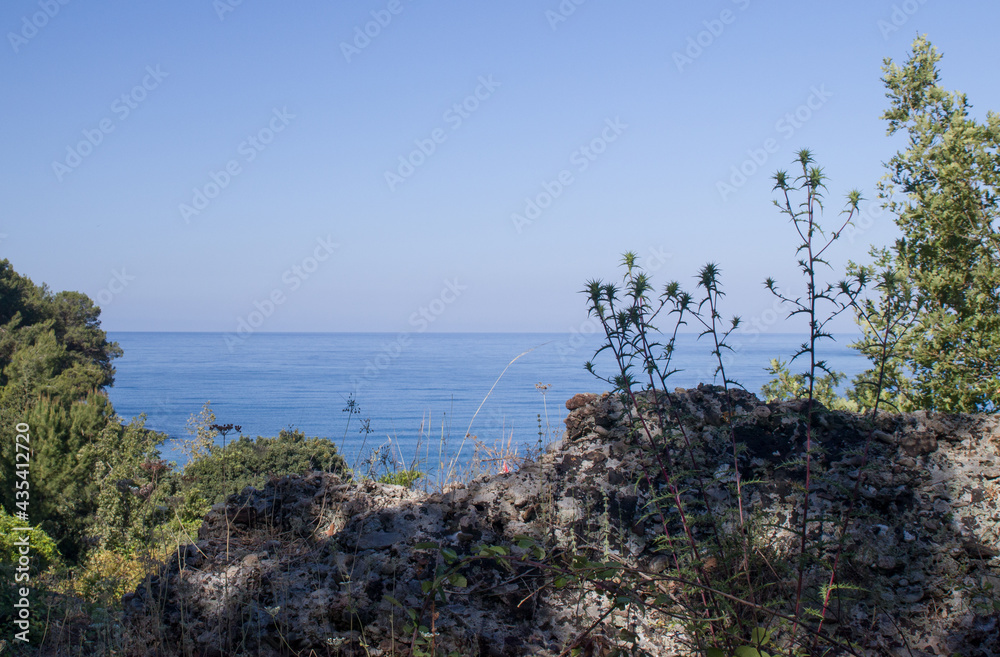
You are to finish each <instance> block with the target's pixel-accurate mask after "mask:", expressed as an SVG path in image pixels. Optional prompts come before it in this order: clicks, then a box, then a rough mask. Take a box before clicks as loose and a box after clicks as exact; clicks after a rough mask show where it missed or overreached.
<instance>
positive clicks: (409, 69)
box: [0, 0, 1000, 332]
mask: <svg viewBox="0 0 1000 657" xmlns="http://www.w3.org/2000/svg"><path fill="white" fill-rule="evenodd" d="M997 25H1000V5H997V3H993V2H964V3H951V4H949V3H944V2H941V1H939V0H937V1H935V0H923V1H920V0H908V1H907V2H899V1H897V2H882V1H870V0H869V1H866V2H860V1H849V2H839V3H802V2H768V3H765V2H762V1H761V0H716V1H712V2H700V3H665V2H648V1H647V2H640V1H637V2H616V3H612V2H607V1H606V0H582V1H581V0H563V2H561V3H560V2H559V1H557V0H550V1H547V2H537V3H536V2H531V3H529V2H505V3H501V2H493V3H487V2H457V1H451V2H429V1H425V2H419V1H417V2H415V1H413V0H373V1H366V2H343V3H326V2H315V1H308V0H307V1H302V2H297V3H293V4H285V3H282V4H279V3H265V2H252V1H250V0H243V1H242V2H241V3H239V4H236V2H235V0H217V1H216V2H213V1H212V0H198V1H193V0H180V1H177V2H143V3H134V2H121V1H107V2H101V3H85V2H79V1H73V0H34V1H26V0H11V1H9V2H5V3H4V4H3V6H2V8H0V28H2V32H3V34H4V35H5V37H4V43H3V44H2V46H0V79H2V81H3V88H4V91H5V102H4V109H3V112H4V119H5V120H4V121H2V122H0V141H2V143H3V145H4V157H3V159H2V163H0V167H2V171H0V194H2V199H3V208H4V209H3V214H2V218H0V234H2V237H0V257H6V258H9V259H10V261H11V262H12V264H13V266H14V268H15V269H16V270H17V271H19V272H21V273H23V274H26V275H28V276H30V277H31V278H32V279H33V280H34V281H35V282H36V283H41V282H46V283H48V284H49V285H50V286H51V287H52V288H53V289H56V290H62V289H72V290H80V291H82V292H84V293H86V294H88V295H90V296H91V297H92V298H94V299H96V300H97V301H98V302H99V303H100V305H101V306H102V308H103V314H102V319H103V326H104V328H106V329H108V330H112V331H129V330H170V331H224V332H235V331H237V329H238V328H239V327H240V326H249V325H250V324H251V323H252V324H254V326H253V327H252V328H253V330H255V331H390V332H397V331H423V330H428V331H558V332H567V331H571V330H573V329H575V328H578V327H579V326H581V324H582V323H584V322H585V320H586V306H585V301H584V298H583V296H582V295H580V294H579V293H578V292H579V290H580V289H582V287H583V285H584V283H585V282H586V280H587V279H590V278H598V277H600V278H617V277H618V276H619V273H620V272H619V270H618V267H617V263H618V262H619V260H620V256H621V253H622V252H623V251H625V250H629V249H631V250H634V251H636V252H637V253H638V254H639V255H640V258H641V259H642V260H641V261H643V262H645V264H647V265H648V266H649V267H650V268H651V269H652V270H653V275H654V282H656V283H666V282H667V281H669V280H672V279H676V280H679V281H681V282H682V283H683V284H685V285H687V286H689V287H691V288H693V287H694V280H693V277H694V275H695V274H696V273H697V270H698V268H699V267H700V266H701V265H703V264H704V263H705V262H708V261H715V262H717V263H718V264H719V265H720V266H721V268H722V271H723V285H724V288H725V290H726V291H727V293H728V296H727V298H726V301H725V304H726V305H725V306H724V308H723V312H724V314H726V315H732V314H739V315H742V316H743V317H744V318H745V319H747V320H748V321H749V320H750V319H751V318H754V317H761V316H765V315H767V314H768V309H772V307H773V300H772V298H770V297H769V296H768V294H767V292H766V291H765V290H764V289H763V286H762V284H761V282H762V281H763V279H764V278H765V277H767V276H774V277H775V278H776V279H778V281H779V283H781V284H783V285H784V286H785V287H786V288H789V289H791V290H797V289H799V288H801V284H800V281H801V279H800V277H799V274H798V272H797V271H796V267H795V264H794V257H793V255H794V249H795V240H794V239H793V231H792V229H791V226H790V225H788V223H787V221H786V220H785V219H784V218H783V217H782V216H781V215H779V214H778V213H777V211H776V210H775V208H774V207H773V206H772V205H771V199H772V198H773V197H772V195H771V181H770V176H771V174H772V173H773V172H774V170H776V169H779V168H787V167H788V166H789V165H790V164H791V162H792V159H793V158H794V155H795V152H796V151H797V149H799V148H802V147H808V148H810V149H812V150H813V151H814V152H815V154H816V157H817V159H818V161H819V163H820V164H822V165H823V166H824V167H825V169H826V172H827V174H828V175H829V177H830V196H831V200H830V202H829V204H828V207H830V208H831V210H835V209H839V208H840V199H841V198H842V196H843V195H844V194H845V193H846V192H847V191H848V190H849V189H851V188H854V187H857V188H860V189H861V190H862V192H863V193H864V194H865V196H866V197H868V198H870V199H874V198H875V183H876V182H877V181H878V180H879V178H880V177H881V176H882V175H883V172H884V171H883V167H882V162H884V161H886V160H888V159H889V157H891V155H892V154H893V153H894V152H895V150H896V149H898V148H900V147H901V145H902V143H903V142H902V141H901V139H895V138H894V139H890V138H888V137H886V136H885V125H884V122H882V121H881V120H880V118H879V117H880V115H881V113H882V111H883V110H884V109H885V106H886V101H885V98H884V89H883V86H882V83H881V81H880V77H881V65H882V60H883V58H885V57H892V58H893V59H895V60H896V61H900V62H902V61H903V60H904V59H905V57H906V55H907V53H908V51H909V47H910V45H911V43H912V41H913V39H914V37H915V36H916V35H917V34H918V33H927V34H928V35H929V37H930V39H931V41H932V43H933V44H934V45H935V46H937V47H938V49H939V50H941V51H942V52H943V54H944V60H943V62H942V64H941V68H942V81H943V83H944V85H945V86H946V87H948V88H950V89H958V90H962V91H964V92H966V93H967V94H968V96H969V98H970V100H971V102H972V103H973V106H974V112H975V114H976V116H978V117H984V116H985V113H986V111H987V110H988V109H997V108H1000V87H998V85H997V77H996V71H997V70H998V65H1000V43H998V41H997V39H996V26H997ZM366 32H367V34H366ZM796 117H797V118H796ZM768 148H769V149H770V151H771V152H768ZM754 158H756V159H757V160H758V161H759V162H760V164H758V162H755V161H754ZM734 167H736V168H740V167H743V168H745V169H746V170H747V171H751V175H749V176H747V177H746V178H745V180H741V179H740V178H739V177H737V178H736V179H735V181H734V179H733V168H734ZM720 183H728V184H730V186H731V187H730V188H722V187H720ZM734 183H735V184H734ZM529 199H530V200H532V201H533V202H535V203H536V204H537V205H544V206H545V207H544V208H538V209H537V211H536V210H535V209H533V208H530V207H529V206H530V205H531V203H529ZM549 201H551V202H549ZM864 207H865V208H866V216H865V218H864V219H863V221H862V227H860V228H859V229H858V230H856V231H854V232H852V233H850V234H849V236H848V237H849V239H845V240H844V241H843V242H842V243H841V244H840V246H839V247H838V248H837V249H836V250H835V251H833V252H832V259H833V261H834V262H835V263H843V262H844V261H846V260H847V259H848V258H851V259H854V260H863V259H864V258H865V257H866V252H867V250H868V245H869V244H870V243H875V244H884V243H887V242H889V241H890V240H892V239H893V238H894V236H895V228H894V225H893V223H892V220H891V217H890V216H889V215H888V214H887V213H880V212H879V209H878V205H877V203H873V204H870V205H869V204H865V206H864ZM515 215H517V216H515ZM522 219H523V220H522ZM834 219H835V217H834V213H833V212H831V213H830V215H829V219H828V220H829V221H831V222H832V221H833V220H834ZM770 315H773V310H772V311H771V312H770ZM241 322H242V323H243V324H241ZM803 329H804V327H801V326H797V325H794V324H782V325H780V326H777V327H775V330H781V331H788V332H790V331H798V330H803Z"/></svg>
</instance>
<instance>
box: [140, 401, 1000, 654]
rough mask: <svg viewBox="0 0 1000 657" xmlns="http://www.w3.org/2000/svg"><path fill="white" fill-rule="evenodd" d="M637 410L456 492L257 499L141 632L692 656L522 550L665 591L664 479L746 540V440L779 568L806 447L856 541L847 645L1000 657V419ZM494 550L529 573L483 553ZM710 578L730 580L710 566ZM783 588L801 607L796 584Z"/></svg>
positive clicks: (822, 487) (661, 630) (372, 490)
mask: <svg viewBox="0 0 1000 657" xmlns="http://www.w3.org/2000/svg"><path fill="white" fill-rule="evenodd" d="M637 402H638V406H639V408H634V407H633V408H626V407H625V405H624V404H623V403H622V402H621V400H620V399H619V398H618V397H617V396H612V395H608V394H605V395H602V396H597V395H589V394H585V395H577V396H575V397H573V398H572V399H570V400H569V401H568V402H567V408H570V410H571V412H570V414H569V416H568V417H567V418H566V434H565V437H564V439H563V440H562V441H560V442H558V443H557V444H555V445H553V446H550V447H549V449H548V450H547V451H546V452H545V453H544V454H542V455H541V456H540V457H539V460H538V461H537V462H532V463H527V464H525V465H523V467H521V468H520V469H519V470H517V471H515V472H510V473H505V474H500V475H497V476H494V477H482V478H478V479H476V480H474V481H472V482H470V483H468V484H467V485H465V486H462V487H457V488H452V489H449V490H446V491H438V492H433V493H426V492H419V491H413V490H407V489H404V488H402V487H399V486H390V485H383V484H376V483H372V482H370V481H367V482H357V483H344V482H343V481H342V480H341V479H339V478H337V477H334V476H332V475H325V474H321V473H313V474H310V475H307V476H304V477H284V478H280V479H276V480H274V481H272V482H271V483H270V484H268V485H267V487H266V488H265V489H264V490H262V491H256V490H253V489H247V490H246V491H244V492H243V493H241V494H239V495H237V496H233V497H232V498H230V499H229V501H228V503H227V504H226V505H217V506H216V507H213V509H212V511H210V512H209V513H208V514H207V515H206V516H205V519H204V522H203V524H202V527H201V529H200V530H199V532H198V538H199V542H198V544H197V546H188V547H187V548H185V549H183V550H181V551H180V553H179V554H178V555H177V556H176V557H175V558H174V559H173V560H172V561H171V562H170V563H169V564H168V565H167V566H166V567H165V568H164V570H163V572H162V573H161V574H160V575H159V576H158V577H155V578H152V579H150V580H149V581H147V582H146V583H145V584H144V585H143V586H142V587H140V588H139V589H138V590H137V591H136V592H135V593H134V594H130V595H129V596H127V597H126V601H125V602H126V605H125V606H126V608H127V609H128V623H129V624H130V625H131V626H132V627H142V628H149V627H156V628H157V633H156V634H154V635H153V636H159V637H161V640H162V644H161V645H158V646H151V647H150V648H149V651H150V652H149V654H153V653H154V652H155V653H156V654H158V655H163V656H164V657H166V656H167V655H179V654H203V655H208V654H217V655H286V654H296V653H297V654H310V653H312V654H317V655H345V656H346V655H372V656H375V655H381V656H383V657H387V656H388V655H391V654H392V652H391V651H392V650H393V646H395V648H396V650H397V651H398V652H397V654H406V651H405V649H403V648H401V646H409V645H410V642H411V641H412V637H413V634H412V633H411V632H403V631H402V628H403V626H404V625H405V624H406V623H407V621H408V620H409V611H408V610H412V611H413V612H414V613H416V614H417V615H418V617H419V618H420V622H421V623H422V624H424V625H426V627H427V628H428V633H429V632H430V628H431V623H432V622H433V631H434V632H435V633H436V634H435V636H434V641H435V643H436V647H437V648H439V649H440V651H441V652H443V654H448V653H450V652H452V651H455V652H457V653H458V654H460V655H463V656H464V655H469V656H473V655H476V656H482V655H496V656H504V657H506V656H510V657H513V656H518V657H520V656H522V655H538V656H541V657H553V656H554V655H558V654H560V653H562V652H563V651H564V650H566V648H567V647H568V646H569V645H570V644H572V643H573V642H574V641H576V639H577V638H579V637H580V635H581V633H582V632H584V630H585V629H586V628H589V627H591V626H592V625H593V626H594V630H593V631H592V632H591V634H590V635H589V636H588V637H587V641H586V642H585V643H582V644H581V647H582V648H583V649H584V651H585V654H588V655H599V654H604V653H602V652H601V651H603V650H610V649H611V647H613V646H614V645H615V644H614V641H615V639H614V637H615V636H616V633H615V631H614V630H613V629H612V628H613V627H614V626H617V627H632V631H634V632H635V634H636V636H637V637H638V638H637V640H636V641H637V643H636V651H637V652H635V653H634V654H644V655H674V654H677V655H681V654H690V650H689V648H688V646H689V645H690V644H689V643H687V641H688V640H689V637H688V638H685V636H684V635H683V632H682V631H681V628H679V627H678V626H677V625H675V624H672V621H671V619H670V618H669V617H667V616H665V615H660V614H658V613H657V612H655V611H648V612H647V614H646V616H645V617H644V618H641V619H638V622H635V621H636V620H637V619H636V618H634V617H632V618H628V617H626V616H625V615H624V614H623V613H622V612H619V611H614V610H612V611H611V613H610V614H607V615H606V616H605V615H604V614H606V612H608V606H607V605H608V599H609V598H607V597H605V596H603V595H597V594H595V593H594V592H592V591H591V592H590V593H587V594H585V595H583V596H580V595H579V592H578V591H576V590H575V589H573V587H568V588H567V589H566V590H560V589H556V588H554V587H553V586H551V578H548V579H546V578H545V577H544V573H542V572H541V571H539V570H538V569H537V568H536V567H534V566H531V565H530V561H521V560H520V558H519V557H520V555H526V556H527V555H529V554H530V552H529V548H525V547H523V545H527V544H526V543H524V540H525V537H532V538H533V539H534V540H535V542H536V544H537V545H538V546H539V547H542V548H543V549H544V550H545V551H546V554H547V555H564V554H569V553H572V552H573V551H589V552H588V553H589V554H596V557H595V558H599V559H602V560H607V561H612V562H621V563H624V564H626V565H628V566H632V567H635V568H637V569H639V570H641V571H643V572H644V573H646V574H647V576H651V577H661V578H662V577H664V576H667V575H669V574H671V573H672V572H673V568H674V562H673V561H672V559H670V558H668V557H667V556H666V555H665V554H664V553H663V552H662V551H661V550H660V548H659V542H658V540H657V538H658V537H662V536H663V534H664V528H665V527H666V528H667V529H669V531H670V532H671V533H672V534H673V533H674V532H677V534H678V535H680V534H682V532H679V531H678V530H679V527H680V525H679V524H678V523H679V521H678V514H677V513H676V509H674V508H673V507H672V506H671V502H670V499H672V498H669V496H667V495H665V494H664V491H667V490H668V488H667V487H666V480H665V479H664V476H663V472H662V471H661V470H660V465H661V464H667V466H666V467H668V468H669V467H673V468H675V470H676V472H677V473H678V474H677V475H676V477H677V478H679V479H681V484H682V485H681V489H682V490H681V491H680V492H679V495H680V497H681V498H682V499H684V500H685V503H686V504H688V505H691V508H695V509H701V510H702V512H703V511H704V510H705V509H706V508H710V509H712V511H713V513H715V514H716V517H717V518H718V519H719V520H720V522H722V523H724V524H726V527H728V530H727V531H730V532H734V533H735V534H738V532H739V529H738V526H739V525H738V524H736V519H738V517H739V513H740V511H739V510H738V508H739V507H738V505H737V501H738V499H739V496H738V494H737V491H736V484H737V481H738V479H737V476H736V467H735V464H734V460H733V459H734V456H733V444H732V441H733V439H734V438H735V440H736V441H737V443H741V444H742V445H743V446H744V448H742V449H740V450H737V451H738V456H737V457H736V458H737V459H738V464H739V471H740V477H739V481H742V482H753V483H743V485H742V486H743V487H742V488H741V490H740V492H742V495H743V509H744V511H743V512H745V513H747V514H749V515H750V516H751V517H753V518H755V519H756V520H757V521H759V522H761V523H762V524H763V526H766V527H767V533H766V534H764V535H762V536H766V538H762V542H761V544H760V545H759V546H758V547H757V549H758V551H759V553H760V554H761V555H764V556H765V557H766V559H765V561H763V562H762V564H761V567H762V570H766V569H767V568H772V569H773V568H775V567H779V566H780V564H781V563H782V562H785V563H789V564H791V563H795V562H796V559H797V554H798V553H797V549H798V541H799V539H798V534H797V533H796V532H798V530H799V529H800V527H801V522H802V507H803V503H804V502H805V496H804V494H803V489H804V485H805V480H806V479H805V467H804V458H805V450H806V441H807V437H808V440H809V443H810V445H811V447H812V450H813V451H812V453H811V455H810V464H811V465H810V467H811V468H812V470H811V478H810V495H809V506H808V510H809V518H811V519H813V520H812V523H811V524H810V526H809V532H810V540H811V541H817V540H819V538H820V536H822V538H823V539H824V540H825V541H827V544H826V545H827V547H825V548H817V551H818V552H819V555H818V556H819V557H821V561H823V562H824V563H828V562H829V561H831V560H832V557H833V556H834V553H835V551H836V546H837V545H839V544H840V540H841V538H843V545H844V550H843V552H842V554H841V555H840V571H839V578H838V581H839V582H840V583H842V584H845V585H847V586H850V587H856V588H852V589H846V590H848V591H849V592H850V594H849V595H844V596H837V599H836V600H835V602H834V603H833V606H832V607H831V612H830V613H831V618H830V624H829V627H835V628H836V635H837V637H838V638H839V639H841V640H844V641H851V642H854V645H855V648H856V650H857V651H858V654H866V655H882V654H910V653H909V652H907V649H906V648H905V647H904V644H905V645H907V646H909V649H910V651H911V652H912V654H914V655H916V654H923V655H934V654H939V655H951V654H952V653H954V652H958V653H961V654H962V655H963V656H964V657H993V656H996V655H1000V639H998V637H1000V632H998V631H997V622H998V615H997V612H996V611H995V610H993V609H994V604H996V603H998V602H1000V594H998V592H997V588H996V582H997V581H1000V580H998V576H997V568H998V566H1000V563H998V554H1000V550H997V548H996V546H997V545H998V537H1000V485H998V482H997V481H996V479H997V477H996V472H995V471H996V469H997V467H998V466H997V464H998V463H1000V454H998V447H1000V441H998V440H997V437H998V436H1000V430H998V425H1000V421H998V418H997V416H990V415H975V416H973V415H969V416H960V415H941V414H928V413H915V414H909V415H888V414H884V415H880V416H879V418H877V421H876V423H875V426H874V427H871V426H869V423H868V419H867V418H864V417H860V416H857V415H853V414H849V413H843V412H838V411H829V410H827V409H825V408H823V407H822V406H820V405H818V404H817V405H814V406H813V408H812V420H813V422H812V427H811V428H807V427H806V425H805V417H806V415H807V414H808V413H809V407H808V404H806V403H805V402H801V401H798V402H781V403H774V404H763V403H761V402H760V401H759V400H758V399H757V398H756V397H754V396H753V395H751V394H749V393H746V392H742V391H732V392H731V393H729V394H726V393H725V392H724V391H723V390H722V389H721V388H718V387H713V386H705V385H702V386H699V387H698V388H697V389H693V390H678V391H675V392H674V393H671V395H670V397H669V398H668V397H667V395H666V394H665V393H659V394H658V395H657V396H656V397H655V398H654V397H653V396H652V395H645V396H641V397H640V398H638V399H637ZM630 403H631V402H630ZM657 404H658V405H659V406H658V407H657ZM640 410H641V414H642V416H643V417H644V418H645V419H646V426H647V427H650V426H655V425H656V418H658V417H660V416H661V415H662V416H663V417H666V418H668V419H669V420H670V422H669V423H668V426H666V427H664V428H663V429H662V430H661V429H659V428H657V429H656V430H655V431H651V432H650V433H644V432H643V431H642V429H641V426H642V425H641V423H633V424H629V418H633V419H635V418H637V417H638V416H639V414H640ZM675 420H679V421H680V424H678V423H677V422H676V421H675ZM807 429H808V430H807ZM869 443H870V444H869ZM688 445H690V448H689V447H688ZM866 445H867V460H866V458H865V456H864V455H865V454H866V450H865V448H866ZM855 489H857V491H858V496H857V499H856V500H855V501H853V502H852V496H853V494H852V491H854V490H855ZM656 500H660V501H659V502H657V501H656ZM664 500H666V501H664ZM848 509H850V510H851V515H850V517H849V519H848V522H847V524H846V525H844V524H843V522H842V520H843V518H844V517H845V514H846V513H847V511H848ZM227 518H228V520H227ZM820 519H822V522H821V521H820ZM845 526H846V528H847V533H846V536H843V537H842V536H841V528H842V527H845ZM697 532H698V534H699V537H700V538H702V539H704V540H707V538H708V536H709V535H708V534H705V532H706V530H705V529H703V528H699V529H698V530H697ZM735 534H734V535H735ZM430 543H433V544H435V545H437V546H439V547H440V548H442V549H446V550H449V551H453V553H454V554H455V555H457V557H458V558H459V559H462V558H466V559H467V561H465V562H463V564H462V565H461V566H460V567H459V569H458V570H457V571H456V572H457V573H458V574H460V575H461V579H456V580H455V581H453V582H449V583H447V584H445V585H444V586H442V588H441V591H440V592H439V595H438V596H433V597H432V596H429V595H427V591H426V590H425V588H424V587H425V586H426V584H423V583H424V582H431V581H434V579H435V577H436V575H438V574H439V573H441V572H442V570H441V569H442V568H443V569H445V572H447V569H448V568H449V567H450V566H449V564H448V563H446V559H445V556H443V555H444V552H442V550H439V549H427V548H425V547H418V546H420V545H425V544H430ZM519 543H520V545H519ZM484 546H502V547H504V548H505V549H507V550H509V551H510V553H511V555H512V557H511V558H508V559H507V560H502V561H499V562H498V561H496V560H493V559H486V558H480V557H478V556H476V555H479V553H480V550H481V549H482V548H483V547H484ZM449 554H450V552H449ZM764 564H769V565H768V566H765V565H764ZM702 568H703V569H704V570H705V571H706V572H708V573H709V574H712V573H722V571H723V570H725V569H724V568H723V567H722V565H721V564H719V562H718V560H716V558H715V557H714V556H712V557H710V558H709V559H705V560H704V563H703V565H702ZM720 576H721V575H720ZM824 577H827V578H828V573H826V571H822V569H819V570H815V571H813V570H810V571H808V572H807V573H806V577H805V583H806V586H807V587H812V588H811V590H818V587H819V586H821V585H822V584H824V583H825V581H824ZM991 578H992V579H991ZM773 585H774V586H779V585H787V586H790V587H791V588H789V589H787V591H794V578H792V581H791V582H790V583H789V582H785V583H784V584H782V582H780V581H776V582H774V583H773ZM671 586H673V584H671ZM665 590H666V592H667V593H668V594H669V595H674V594H675V593H676V589H675V588H670V586H668V587H667V589H665ZM787 597H789V598H791V597H793V596H790V595H789V596H787ZM602 617H603V618H602ZM595 623H596V625H595ZM630 623H632V624H631V625H630ZM419 635H420V633H418V638H419ZM168 637H169V639H168ZM425 638H426V637H425ZM919 651H922V653H921V652H919ZM136 654H145V653H136Z"/></svg>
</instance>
